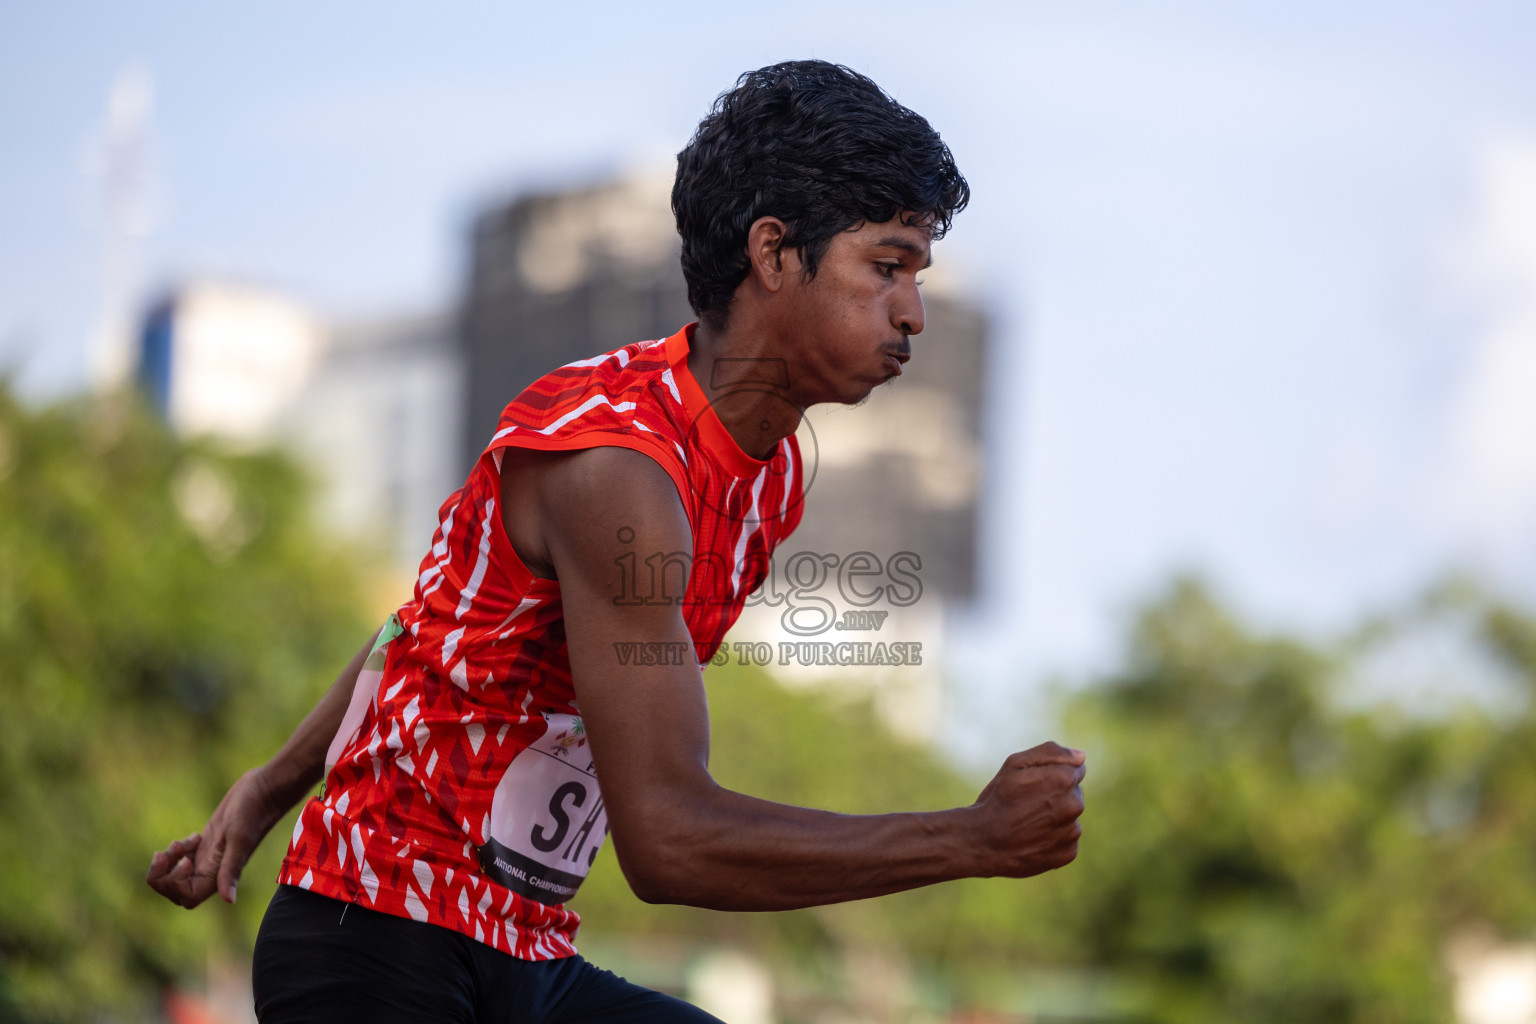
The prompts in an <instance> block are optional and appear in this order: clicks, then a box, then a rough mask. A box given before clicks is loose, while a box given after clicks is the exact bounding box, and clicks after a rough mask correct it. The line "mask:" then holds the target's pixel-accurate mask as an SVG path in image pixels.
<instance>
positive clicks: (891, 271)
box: [875, 263, 900, 278]
mask: <svg viewBox="0 0 1536 1024" xmlns="http://www.w3.org/2000/svg"><path fill="white" fill-rule="evenodd" d="M899 266H900V264H899V263H876V264H875V269H876V270H878V271H879V273H880V276H881V277H884V278H892V277H895V276H896V270H897V268H898V267H899Z"/></svg>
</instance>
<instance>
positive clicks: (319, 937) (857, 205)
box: [148, 61, 1084, 1024]
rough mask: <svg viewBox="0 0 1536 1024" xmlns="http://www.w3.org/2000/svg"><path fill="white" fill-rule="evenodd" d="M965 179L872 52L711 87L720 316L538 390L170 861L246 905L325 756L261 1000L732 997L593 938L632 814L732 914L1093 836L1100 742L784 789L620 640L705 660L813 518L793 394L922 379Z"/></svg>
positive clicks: (260, 971)
mask: <svg viewBox="0 0 1536 1024" xmlns="http://www.w3.org/2000/svg"><path fill="white" fill-rule="evenodd" d="M968 197H969V190H968V188H967V186H966V183H965V179H964V178H962V177H961V175H960V173H959V171H958V170H957V169H956V167H955V164H954V161H953V159H952V158H951V156H950V153H949V150H948V148H947V147H946V146H945V145H944V143H943V142H942V141H941V140H940V138H939V136H938V134H937V133H935V132H934V131H933V129H932V128H930V127H929V125H928V122H927V121H925V120H924V119H923V118H921V117H919V116H918V115H917V114H914V113H913V112H912V111H910V110H908V109H906V108H905V107H903V106H901V105H900V104H898V103H896V102H895V101H894V100H892V99H890V98H889V97H888V96H886V95H885V94H884V93H883V92H881V91H880V89H879V87H877V86H876V85H875V84H874V83H873V82H871V81H869V80H868V79H867V78H864V77H863V76H861V75H858V74H856V73H854V72H852V71H849V70H848V69H847V68H843V67H838V66H835V65H831V64H827V63H824V62H821V61H797V62H792V63H785V64H778V65H774V66H772V67H768V68H764V69H762V70H760V71H754V72H749V73H748V74H745V75H743V76H742V77H741V79H740V80H739V81H738V83H737V85H736V87H735V89H734V90H732V91H731V92H729V93H726V94H725V95H723V96H721V97H720V99H719V100H718V101H717V102H716V103H715V106H714V108H713V109H712V111H711V112H710V114H709V115H708V116H707V117H706V118H705V119H704V121H703V122H702V123H701V124H700V125H699V128H698V131H697V132H696V133H695V135H694V137H693V139H692V140H691V141H690V142H689V144H688V146H687V148H686V149H684V150H683V151H682V153H680V154H679V156H678V169H677V180H676V184H675V186H674V188H673V192H672V206H673V210H674V212H675V213H676V215H677V224H678V231H679V232H680V233H681V235H682V239H683V247H682V262H683V271H684V276H685V277H686V279H687V282H688V297H689V301H690V303H691V304H692V306H693V308H694V310H695V311H696V312H697V314H698V316H699V322H698V323H697V324H694V325H689V326H688V327H685V328H683V329H682V330H680V331H678V332H677V333H676V334H674V335H673V336H672V337H670V338H666V339H664V340H660V341H651V342H642V343H638V344H634V345H629V346H627V347H625V348H622V349H619V350H617V351H615V352H611V353H608V354H607V355H602V356H597V357H594V358H592V359H588V360H583V361H582V362H578V363H574V364H572V365H570V366H566V367H562V368H560V369H558V370H555V371H554V372H553V373H550V374H549V375H547V376H545V377H543V378H542V379H540V380H539V381H537V382H536V383H535V384H533V385H532V386H531V387H530V388H528V389H527V390H526V391H524V392H523V394H522V395H520V396H519V397H518V398H517V399H516V400H515V401H513V402H512V404H511V405H509V406H508V407H507V409H506V411H505V412H504V413H503V415H502V418H501V422H500V424H499V425H498V428H497V430H496V432H495V434H494V436H493V437H492V438H491V440H490V444H489V446H488V447H487V449H486V451H485V454H484V455H483V456H482V457H481V459H480V461H479V462H478V464H477V465H476V466H475V468H474V470H473V471H472V472H471V474H470V476H469V479H468V481H467V482H466V483H465V485H464V487H463V488H462V489H461V490H459V491H458V492H457V493H455V494H454V495H452V496H451V497H450V498H449V499H448V500H447V502H445V503H444V505H443V508H442V512H441V523H440V526H439V528H438V530H437V533H436V535H435V536H434V538H433V544H432V549H431V551H430V552H429V553H428V554H427V556H426V558H425V559H424V560H423V562H422V567H421V574H420V577H419V579H418V582H417V585H416V590H415V595H414V597H413V598H412V599H411V600H410V601H409V602H407V603H406V604H405V605H403V606H402V607H401V608H400V610H399V612H398V613H397V614H396V615H394V616H392V617H391V619H390V621H389V623H388V624H387V625H386V626H385V628H384V630H383V631H382V632H381V633H380V634H379V635H378V637H377V638H375V639H374V640H370V641H369V643H368V644H366V645H365V646H364V647H363V649H362V650H360V651H359V652H358V654H357V656H356V657H355V658H354V659H353V660H352V663H351V664H349V665H348V666H347V668H346V669H345V670H344V671H343V672H342V673H341V675H340V676H339V677H338V678H337V680H336V683H335V685H334V686H333V687H332V688H331V690H330V691H329V692H328V693H327V694H326V696H325V697H324V698H323V699H322V700H321V701H320V703H319V704H318V705H317V706H316V707H315V709H314V710H313V711H312V712H311V713H310V714H309V715H308V716H307V717H306V718H305V719H304V721H303V722H302V723H301V724H300V725H299V727H298V729H297V730H296V731H295V732H294V734H293V736H292V737H291V738H290V739H289V740H288V742H287V743H286V744H285V745H284V746H283V748H282V750H280V751H279V752H278V753H277V755H276V756H275V757H274V758H273V759H272V760H271V761H270V762H268V763H267V764H266V765H264V766H262V767H260V768H256V769H253V770H252V771H250V772H247V773H246V774H245V775H244V776H243V777H242V778H241V779H240V780H239V781H238V782H236V783H235V785H234V786H233V787H232V788H231V789H230V791H229V793H228V794H227V795H226V796H225V797H224V800H223V801H222V802H221V803H220V804H219V807H218V809H217V810H215V811H214V813H213V816H212V818H211V819H210V820H209V822H208V824H207V826H206V827H205V828H204V830H203V831H202V833H200V834H195V835H192V836H189V837H188V838H186V839H184V840H180V841H178V842H175V843H172V844H171V845H170V847H169V848H167V849H166V850H165V851H163V852H160V853H157V854H155V856H154V860H153V862H152V864H151V866H150V870H149V875H148V881H149V883H150V884H151V885H152V886H154V887H155V889H157V890H158V891H159V892H161V893H163V894H164V895H165V896H166V897H168V898H169V899H171V900H173V901H175V902H177V903H179V904H181V905H183V906H186V907H191V906H195V905H196V904H197V903H199V902H201V901H202V900H203V899H205V898H207V897H208V896H209V895H210V894H212V893H213V892H215V891H217V892H218V893H219V894H220V895H221V896H223V898H224V899H226V900H229V901H231V902H233V901H234V898H235V883H236V881H237V879H238V877H239V874H240V871H241V869H242V868H243V867H244V865H245V862H246V860H247V858H248V857H249V855H250V852H251V850H252V849H254V847H255V846H256V844H257V843H258V842H260V841H261V839H262V837H263V836H264V835H265V834H266V832H267V831H268V830H269V829H270V828H271V827H272V826H273V824H274V823H276V822H277V820H278V819H279V818H280V817H281V816H282V815H283V814H284V813H285V812H286V811H287V810H288V808H290V807H292V806H293V804H294V803H296V802H297V801H298V800H299V799H300V798H301V797H302V796H303V795H304V793H305V792H306V791H308V790H309V789H310V788H311V787H312V786H314V784H315V783H316V782H317V781H319V780H321V779H322V778H323V779H324V783H325V785H324V789H323V791H322V793H321V795H320V796H317V797H314V798H312V799H310V800H309V801H308V802H307V803H306V804H305V806H304V808H303V811H302V812H301V814H300V816H299V820H298V824H297V827H296V828H295V829H294V833H293V838H292V841H291V843H290V845H289V848H288V855H287V858H286V859H285V860H284V862H283V867H282V872H281V875H280V878H279V881H280V882H281V883H282V884H281V886H280V888H279V890H278V894H277V896H276V897H274V899H273V901H272V904H271V906H270V907H269V908H268V910H267V914H266V918H265V919H264V921H263V923H262V929H261V935H260V937H259V939H258V941H257V947H256V956H255V964H254V979H253V980H254V989H255V994H256V1004H257V1012H258V1015H259V1017H260V1018H261V1020H262V1021H263V1022H264V1024H279V1022H282V1024H286V1022H294V1021H336V1020H368V1021H402V1022H404V1021H428V1020H433V1021H437V1020H452V1021H464V1022H485V1021H508V1022H510V1021H550V1022H554V1021H593V1020H598V1021H605V1020H613V1021H618V1020H693V1021H705V1020H709V1019H711V1018H709V1017H708V1016H707V1015H705V1014H703V1013H702V1011H699V1010H697V1009H695V1008H693V1007H690V1006H688V1005H687V1004H685V1003H682V1002H681V1001H679V1000H676V999H673V998H671V997H669V996H665V995H661V994H659V993H655V992H651V991H649V990H647V989H643V988H639V987H638V986H634V985H631V984H629V983H628V982H626V981H624V980H623V979H620V978H617V977H615V976H613V975H611V974H609V973H607V972H605V971H601V970H598V969H597V968H595V967H593V966H591V965H589V964H588V963H586V961H584V960H583V959H582V958H581V957H580V956H578V955H576V950H575V947H574V946H573V944H572V937H573V936H574V934H575V931H576V926H577V923H578V920H577V917H576V915H575V914H574V913H573V912H571V911H569V910H567V909H565V907H564V903H565V901H566V900H567V899H568V898H569V897H570V896H571V895H572V894H573V893H574V892H575V891H576V887H577V886H578V885H579V884H580V883H581V881H582V879H583V878H584V877H585V876H586V874H587V871H588V869H589V867H590V865H591V863H592V860H593V858H594V857H595V856H596V852H597V847H598V844H599V843H601V842H602V840H603V837H604V835H605V834H606V832H607V830H608V829H609V828H610V827H611V829H612V832H613V837H614V844H615V847H616V851H617V854H618V859H619V864H620V866H621V867H622V869H623V871H624V875H625V877H626V878H627V879H628V881H629V883H630V885H631V886H632V887H633V889H634V891H635V893H636V894H637V895H638V896H639V897H640V898H641V899H643V900H646V901H648V902H656V903H684V904H690V905H693V906H700V907H712V908H717V909H721V910H781V909H789V908H793V907H808V906H815V905H818V904H826V903H836V902H839V901H843V900H854V899H861V898H864V897H868V896H878V895H881V894H883V893H889V892H895V891H898V890H902V889H910V888H913V887H916V886H921V885H928V884H931V883H934V882H940V881H944V880H947V879H954V878H961V877H966V876H995V875H1003V876H1010V877H1024V876H1028V875H1034V874H1038V873H1040V872H1042V871H1047V870H1050V869H1052V868H1056V867H1060V866H1062V865H1064V864H1066V863H1068V862H1069V861H1071V860H1072V858H1073V857H1074V856H1075V855H1076V850H1077V840H1078V835H1079V827H1078V823H1077V818H1078V816H1079V814H1081V812H1082V806H1083V805H1082V796H1081V792H1080V789H1079V783H1080V782H1081V780H1082V778H1083V771H1084V767H1083V756H1082V754H1081V753H1080V752H1078V751H1074V750H1068V749H1066V748H1063V747H1060V746H1057V745H1056V744H1054V743H1047V744H1043V745H1042V746H1039V747H1035V748H1034V749H1032V750H1029V751H1026V752H1024V753H1020V754H1014V755H1012V756H1011V757H1009V758H1008V759H1007V760H1006V761H1005V762H1004V764H1003V767H1002V769H1001V770H1000V771H999V772H998V774H997V776H996V777H995V778H994V779H993V780H992V781H991V782H990V783H989V784H988V785H987V787H986V788H985V789H984V790H983V791H982V793H981V795H980V797H978V798H977V800H976V802H975V803H974V804H972V805H970V806H969V807H963V808H957V809H954V810H948V811H938V812H930V813H916V814H885V815H870V816H855V815H845V814H832V813H829V812H825V811H817V810H809V809H806V808H801V807H790V806H785V805H783V804H776V803H770V802H768V801H764V800H758V799H755V798H753V797H750V796H747V795H744V794H741V793H735V792H732V791H730V790H727V789H723V788H721V787H720V786H719V785H717V784H716V783H715V782H714V780H713V779H712V778H711V777H710V775H709V769H708V762H709V720H708V713H707V709H706V706H705V693H704V686H703V680H702V674H701V671H700V667H699V664H696V663H693V662H692V660H691V659H690V660H689V661H687V662H686V663H684V664H670V665H649V666H642V665H636V664H633V663H632V662H633V659H625V660H624V661H621V660H620V658H619V656H618V651H617V648H619V647H622V646H624V645H626V644H632V643H634V642H636V641H646V642H659V643H663V644H667V645H669V649H679V648H687V649H690V650H696V651H697V652H698V656H699V661H700V662H703V661H707V660H708V659H709V657H710V656H711V655H712V654H713V653H714V651H715V649H716V648H717V647H718V645H719V644H720V642H721V638H722V637H723V636H724V635H725V632H726V630H727V629H728V628H729V627H730V625H731V623H732V622H734V621H735V619H736V616H737V615H738V614H739V613H740V611H741V607H742V604H743V602H744V601H745V599H746V597H747V596H748V594H750V593H751V592H752V591H753V590H754V589H755V588H756V587H757V586H758V584H759V583H761V582H762V579H763V576H764V573H765V572H766V570H767V564H768V563H767V558H768V555H769V554H770V553H771V552H772V551H773V549H774V547H775V545H777V544H778V543H779V542H780V541H782V540H783V539H784V537H785V536H787V534H788V533H789V532H790V530H791V529H793V527H794V525H795V524H796V523H797V522H798V520H799V515H800V496H801V490H802V476H801V464H800V455H799V450H798V449H797V447H796V445H795V440H794V430H795V428H796V426H797V425H798V423H799V421H800V416H801V413H802V412H803V411H804V410H805V409H806V408H808V407H809V406H812V405H815V404H816V403H818V402H839V403H856V402H858V401H860V400H861V399H863V398H864V397H865V396H866V395H868V394H869V393H870V391H871V390H872V389H874V388H875V387H876V386H878V385H880V384H882V383H884V382H886V381H888V380H890V379H891V378H893V377H896V376H899V375H900V373H901V369H902V365H903V364H904V363H906V362H907V360H908V358H909V357H910V355H911V349H910V345H909V339H910V337H911V336H912V335H915V334H918V333H920V332H921V331H922V329H923V303H922V299H921V298H920V297H919V294H918V285H917V274H918V272H919V271H920V270H922V269H923V268H924V267H926V266H927V265H928V263H929V249H930V246H931V245H932V243H933V242H934V241H935V240H936V239H938V238H940V237H941V236H942V235H943V234H944V232H945V230H946V229H947V228H948V227H949V224H950V221H951V218H952V217H953V215H954V214H955V213H956V212H958V211H959V210H960V209H962V208H963V207H964V206H965V203H966V201H967V199H968ZM912 427H913V429H921V424H913V425H912ZM652 552H661V553H671V552H691V553H692V558H691V571H690V573H689V576H688V582H687V589H686V592H685V594H684V596H683V599H682V600H681V601H680V602H677V603H670V602H665V601H661V602H653V601H648V600H645V599H644V598H643V597H641V596H639V595H637V594H636V593H635V588H634V585H633V584H634V581H633V575H632V573H633V568H632V567H633V565H634V558H635V556H636V553H639V557H640V558H641V559H643V558H644V557H645V555H646V554H647V553H652ZM626 572H629V573H630V574H631V575H630V577H629V579H628V580H626ZM662 660H669V659H662ZM626 662H629V663H626ZM599 780H601V787H602V788H601V791H599V789H598V783H599Z"/></svg>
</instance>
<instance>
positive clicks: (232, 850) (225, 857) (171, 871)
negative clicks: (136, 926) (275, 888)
mask: <svg viewBox="0 0 1536 1024" xmlns="http://www.w3.org/2000/svg"><path fill="white" fill-rule="evenodd" d="M282 816H283V810H282V808H281V807H279V806H278V804H277V803H276V802H275V801H274V800H273V799H272V796H271V794H270V793H269V792H268V791H267V787H266V786H265V785H264V784H263V782H262V777H261V770H260V769H259V768H253V769H251V770H250V771H248V772H246V773H245V774H244V775H242V776H240V778H239V780H238V781H237V782H236V783H235V784H234V785H233V786H231V787H230V788H229V792H228V793H225V794H224V799H223V800H221V801H219V806H218V808H217V809H215V810H214V812H213V816H212V817H211V818H209V819H208V824H207V825H205V826H203V830H202V831H201V832H194V833H192V834H191V835H190V836H187V837H186V838H185V839H178V840H176V841H175V842H174V843H172V844H171V845H170V846H167V847H166V848H165V849H164V850H161V851H159V852H157V853H156V854H155V855H154V857H153V858H151V859H150V862H149V871H148V873H147V874H145V876H144V881H146V882H148V883H149V885H150V888H152V889H154V890H155V891H156V892H158V893H159V894H160V895H162V896H164V897H165V898H166V899H168V900H170V901H171V902H172V903H176V904H179V905H181V906H183V907H186V908H187V909H189V910H190V909H191V908H193V907H195V906H197V905H198V904H199V903H201V902H203V900H205V899H207V898H208V897H209V896H212V895H213V894H214V893H215V892H217V893H218V894H219V895H220V896H222V897H223V898H224V901H225V902H226V903H233V902H235V887H236V885H237V884H238V883H239V881H240V872H241V871H242V870H243V869H244V868H245V862H246V861H248V860H249V859H250V857H251V851H253V850H255V849H256V846H257V844H259V843H260V842H261V840H262V838H263V837H264V836H266V834H267V832H269V831H270V830H271V828H272V826H273V825H275V824H277V820H278V819H279V818H281V817H282Z"/></svg>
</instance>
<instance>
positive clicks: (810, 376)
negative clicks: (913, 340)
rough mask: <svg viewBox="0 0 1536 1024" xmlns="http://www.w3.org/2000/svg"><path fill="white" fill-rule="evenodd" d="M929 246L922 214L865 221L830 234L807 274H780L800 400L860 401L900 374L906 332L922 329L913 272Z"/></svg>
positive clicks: (923, 263) (924, 262) (907, 350)
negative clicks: (909, 220)
mask: <svg viewBox="0 0 1536 1024" xmlns="http://www.w3.org/2000/svg"><path fill="white" fill-rule="evenodd" d="M930 245H931V238H930V230H929V227H928V226H927V224H925V223H924V222H923V221H921V220H919V221H917V222H916V223H913V224H906V223H903V222H902V219H901V218H899V217H898V218H897V219H895V220H890V221H886V222H885V223H883V224H871V223H865V224H862V225H859V226H858V227H856V228H852V229H849V230H848V231H844V232H841V233H840V234H838V235H836V236H834V237H833V239H832V242H831V244H830V245H829V246H828V248H827V252H826V255H825V256H824V257H823V258H822V260H821V262H820V263H819V264H818V266H817V269H816V276H815V277H814V278H811V279H810V280H808V281H807V280H805V279H804V278H803V277H802V276H801V275H800V274H799V273H791V274H789V275H787V277H788V279H789V280H788V282H787V283H788V284H789V289H788V290H789V291H790V292H791V294H792V296H793V299H794V301H793V302H792V303H791V308H792V309H793V310H794V311H795V312H794V316H793V325H792V327H793V331H794V342H793V344H794V348H795V350H796V357H797V358H796V359H795V362H796V364H797V366H796V370H797V373H796V378H797V379H796V380H795V381H794V383H793V385H792V386H793V387H794V388H795V390H797V391H799V392H801V397H802V400H804V401H805V402H806V404H810V403H812V402H844V403H850V402H858V401H862V400H863V399H864V398H865V397H866V396H867V395H868V394H869V393H870V392H871V391H872V390H874V389H875V388H876V387H877V386H879V385H881V384H883V383H885V382H886V381H888V380H890V379H891V378H892V377H897V376H900V375H901V368H902V365H903V364H904V363H906V361H907V360H908V359H909V358H910V357H911V355H912V346H911V344H910V343H909V342H908V340H907V339H908V338H909V337H910V336H911V335H914V334H920V333H921V332H922V330H923V299H922V296H921V295H920V294H918V281H917V277H918V273H919V272H920V271H922V270H924V269H925V268H926V267H927V266H928V264H929V263H930V256H929V250H930ZM791 258H792V259H795V258H796V257H791ZM788 262H789V261H788V260H786V263H788ZM786 269H788V267H786Z"/></svg>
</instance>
